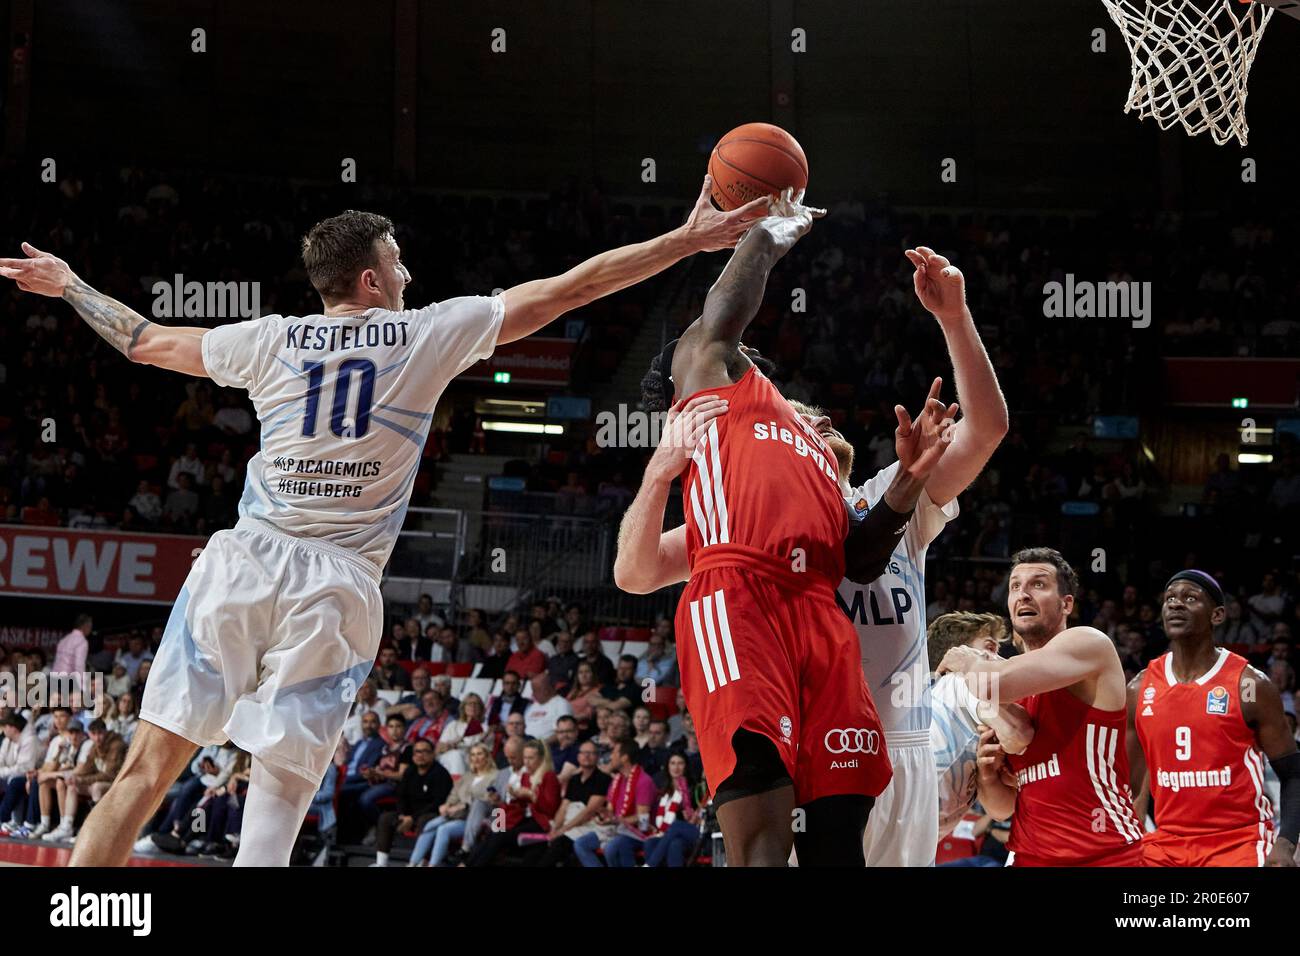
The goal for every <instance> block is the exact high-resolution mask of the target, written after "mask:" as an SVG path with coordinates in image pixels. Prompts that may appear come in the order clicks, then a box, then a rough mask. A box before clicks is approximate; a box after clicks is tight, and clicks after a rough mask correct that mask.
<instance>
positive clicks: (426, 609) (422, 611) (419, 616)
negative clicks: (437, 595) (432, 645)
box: [412, 594, 447, 631]
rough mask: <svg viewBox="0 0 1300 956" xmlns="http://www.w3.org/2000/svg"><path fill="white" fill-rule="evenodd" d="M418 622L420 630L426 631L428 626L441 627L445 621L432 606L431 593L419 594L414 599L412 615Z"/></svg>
mask: <svg viewBox="0 0 1300 956" xmlns="http://www.w3.org/2000/svg"><path fill="white" fill-rule="evenodd" d="M412 617H414V618H415V619H416V620H417V621H419V623H420V630H421V631H426V630H428V628H430V627H436V628H439V629H441V628H442V627H443V625H445V624H446V623H447V621H446V619H445V618H444V617H443V616H442V615H441V614H439V613H438V612H437V610H436V609H435V608H434V606H433V595H431V594H421V595H420V597H419V599H418V600H417V601H416V605H415V614H413V615H412Z"/></svg>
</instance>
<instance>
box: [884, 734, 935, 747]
mask: <svg viewBox="0 0 1300 956" xmlns="http://www.w3.org/2000/svg"><path fill="white" fill-rule="evenodd" d="M885 746H886V747H888V748H889V749H890V750H893V749H894V748H895V747H903V748H906V747H925V748H926V749H927V750H928V749H929V748H930V731H928V730H895V731H886V732H885Z"/></svg>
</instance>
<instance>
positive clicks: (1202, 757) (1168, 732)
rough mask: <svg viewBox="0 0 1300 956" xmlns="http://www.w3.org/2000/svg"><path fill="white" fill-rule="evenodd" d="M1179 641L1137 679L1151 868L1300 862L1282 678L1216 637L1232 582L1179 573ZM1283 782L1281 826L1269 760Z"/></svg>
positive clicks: (1169, 603) (1137, 749)
mask: <svg viewBox="0 0 1300 956" xmlns="http://www.w3.org/2000/svg"><path fill="white" fill-rule="evenodd" d="M1161 615H1162V618H1163V623H1164V628H1165V634H1167V635H1168V636H1169V643H1170V648H1171V649H1170V650H1169V651H1168V652H1166V653H1165V654H1162V655H1161V656H1160V657H1157V658H1156V659H1155V660H1153V661H1152V662H1151V663H1150V664H1148V665H1147V668H1146V670H1144V671H1142V672H1141V673H1140V674H1138V675H1137V676H1136V677H1134V678H1133V680H1132V681H1130V682H1129V686H1128V719H1129V735H1128V753H1129V765H1130V768H1131V771H1132V775H1133V776H1132V780H1133V792H1134V793H1135V794H1138V798H1137V800H1136V801H1135V803H1136V808H1137V810H1138V814H1139V819H1140V818H1141V817H1142V816H1143V815H1144V812H1143V811H1144V808H1145V803H1146V796H1147V794H1148V793H1149V794H1150V796H1151V798H1152V799H1154V800H1155V818H1156V828H1155V830H1154V831H1153V832H1151V833H1148V834H1146V836H1145V837H1144V838H1143V855H1144V857H1145V860H1146V865H1147V866H1266V865H1267V866H1295V865H1296V864H1295V850H1296V847H1295V845H1296V832H1297V830H1300V753H1297V752H1296V746H1295V738H1294V737H1292V736H1291V729H1290V727H1289V726H1288V725H1287V720H1286V715H1285V714H1284V713H1283V711H1282V697H1281V695H1280V694H1279V693H1278V689H1277V685H1275V684H1274V683H1273V682H1272V681H1270V680H1269V679H1268V677H1267V676H1265V675H1264V674H1262V673H1260V672H1259V671H1258V670H1256V669H1255V668H1253V667H1251V666H1250V664H1249V663H1248V662H1247V661H1246V659H1245V658H1244V657H1241V656H1240V655H1237V654H1233V653H1232V652H1231V651H1229V650H1227V649H1226V648H1223V647H1215V646H1214V628H1215V626H1216V625H1218V624H1220V623H1222V622H1223V619H1224V618H1225V617H1226V616H1227V612H1226V610H1225V609H1224V601H1223V589H1222V588H1220V587H1219V583H1218V582H1217V581H1215V580H1214V578H1212V577H1211V576H1210V575H1208V574H1206V573H1205V572H1204V571H1195V570H1187V571H1180V572H1178V573H1177V574H1175V575H1174V576H1173V577H1172V578H1170V579H1169V583H1168V584H1166V585H1165V593H1164V604H1163V607H1162V609H1161ZM1265 757H1267V758H1268V761H1269V763H1271V764H1272V765H1273V769H1274V770H1275V771H1276V772H1277V776H1278V779H1279V780H1280V781H1281V782H1282V813H1281V824H1280V826H1279V827H1278V828H1277V829H1276V830H1274V826H1273V806H1272V804H1271V803H1270V802H1269V799H1268V797H1267V796H1266V795H1265V794H1264V758H1265Z"/></svg>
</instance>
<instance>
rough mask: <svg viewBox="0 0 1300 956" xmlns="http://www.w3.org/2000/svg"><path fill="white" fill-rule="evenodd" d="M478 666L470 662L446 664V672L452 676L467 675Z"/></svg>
mask: <svg viewBox="0 0 1300 956" xmlns="http://www.w3.org/2000/svg"><path fill="white" fill-rule="evenodd" d="M478 666H479V665H477V664H472V663H464V664H448V665H447V673H448V674H450V675H451V676H452V677H469V676H471V675H472V674H473V673H474V671H475V670H477V669H478Z"/></svg>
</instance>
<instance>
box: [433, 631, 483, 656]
mask: <svg viewBox="0 0 1300 956" xmlns="http://www.w3.org/2000/svg"><path fill="white" fill-rule="evenodd" d="M478 659H479V654H478V650H477V648H475V647H474V645H473V644H471V643H470V642H469V641H468V640H467V639H466V638H461V637H457V636H456V631H455V630H454V629H452V628H450V627H444V628H442V629H441V630H440V631H438V641H437V643H436V644H434V645H433V649H432V651H430V653H429V660H431V661H434V662H436V663H442V664H472V663H474V662H475V661H477V660H478Z"/></svg>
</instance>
